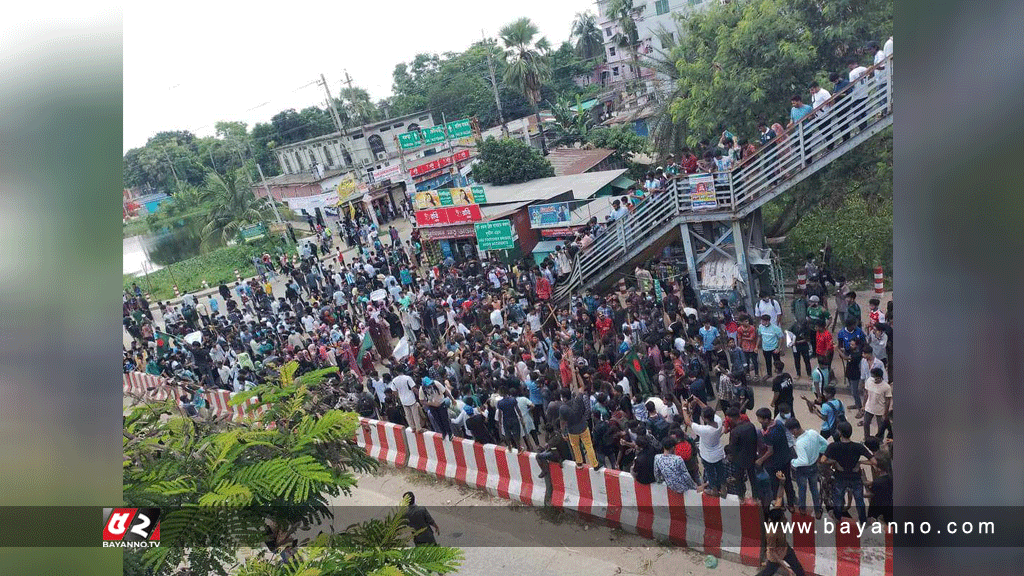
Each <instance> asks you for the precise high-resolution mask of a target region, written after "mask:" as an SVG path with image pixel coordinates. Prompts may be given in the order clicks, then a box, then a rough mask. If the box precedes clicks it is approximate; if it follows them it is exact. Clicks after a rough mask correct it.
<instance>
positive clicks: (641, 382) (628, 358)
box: [622, 350, 651, 394]
mask: <svg viewBox="0 0 1024 576" xmlns="http://www.w3.org/2000/svg"><path fill="white" fill-rule="evenodd" d="M622 360H623V362H624V363H625V364H626V368H628V369H629V370H630V371H631V372H632V373H633V375H634V376H636V382H637V387H638V388H639V389H640V391H641V392H643V393H645V394H650V393H651V382H650V380H648V379H647V371H646V370H644V366H643V363H641V362H640V356H638V355H637V353H636V352H635V351H633V350H630V351H629V352H628V353H627V354H626V355H625V356H623V358H622Z"/></svg>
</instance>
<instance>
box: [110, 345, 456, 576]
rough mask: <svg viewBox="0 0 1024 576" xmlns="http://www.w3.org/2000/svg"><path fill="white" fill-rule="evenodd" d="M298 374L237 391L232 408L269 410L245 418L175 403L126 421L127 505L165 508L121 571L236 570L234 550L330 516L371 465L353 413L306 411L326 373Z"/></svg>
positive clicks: (281, 538) (287, 535) (286, 537)
mask: <svg viewBox="0 0 1024 576" xmlns="http://www.w3.org/2000/svg"><path fill="white" fill-rule="evenodd" d="M296 369H297V364H296V363H294V362H292V363H289V364H287V365H285V366H282V367H281V369H280V380H279V382H277V383H275V384H271V385H264V386H261V387H258V388H256V389H254V390H253V391H251V393H250V394H238V395H236V397H235V398H234V399H233V401H232V403H234V404H237V403H241V402H245V401H246V400H247V399H248V398H249V397H252V396H253V393H255V394H257V395H258V396H259V398H260V400H261V402H264V403H265V406H266V408H267V409H266V410H265V411H263V412H259V413H256V412H254V413H253V417H252V418H250V419H248V420H246V421H244V422H229V421H221V420H202V419H198V418H197V419H192V418H187V417H185V416H183V415H182V414H181V413H180V411H179V410H177V407H176V406H175V403H174V401H173V400H168V401H165V402H162V403H156V404H140V405H137V406H136V407H134V408H133V409H132V410H131V412H130V413H129V414H128V415H126V416H125V420H124V440H123V442H124V474H123V483H124V488H123V492H124V499H125V502H126V503H127V505H130V506H143V505H145V506H157V507H161V508H162V509H163V514H162V516H161V523H160V531H161V543H162V545H161V547H159V548H152V549H148V550H145V551H139V552H138V554H141V560H140V559H139V558H137V557H133V559H132V561H131V562H128V561H126V563H125V569H126V570H128V569H130V568H132V571H135V570H134V568H133V567H138V569H139V573H146V574H154V575H162V574H174V573H178V572H180V571H181V570H182V569H183V567H185V569H186V571H191V572H194V573H218V574H226V573H227V572H228V571H229V570H231V571H234V569H236V568H237V567H238V564H239V560H238V551H239V550H240V549H247V548H254V549H260V548H261V547H262V546H263V545H264V544H265V545H267V547H268V548H271V549H275V550H276V549H279V548H282V547H285V546H286V545H289V544H291V543H292V542H294V540H295V534H296V533H297V532H298V531H299V530H300V529H302V528H304V527H308V526H311V525H315V524H317V523H320V522H323V521H325V520H328V519H331V518H333V516H332V514H331V509H330V505H331V502H332V500H333V499H334V498H337V497H339V496H341V495H342V494H346V495H348V494H349V493H350V491H351V489H352V487H353V486H355V484H356V480H355V475H354V473H355V472H370V471H373V470H374V469H375V468H376V466H377V462H376V461H375V460H372V459H371V458H370V457H369V456H367V455H366V453H365V452H364V451H363V450H362V449H361V448H359V447H358V446H357V445H356V444H355V441H354V437H355V431H356V428H357V426H359V418H358V416H357V415H356V414H354V413H352V412H346V411H341V410H333V409H326V410H323V409H317V410H311V408H313V407H319V406H320V405H319V404H318V403H317V400H316V397H315V394H314V393H313V392H311V390H316V389H318V387H320V386H321V385H322V381H323V379H324V377H325V376H327V375H328V374H329V373H330V372H331V371H330V370H320V371H315V372H309V373H307V374H303V375H301V376H299V377H296V376H295V373H296ZM355 533H356V534H362V533H364V532H360V531H359V529H358V527H357V528H356V532H355ZM395 542H396V540H395V539H394V538H389V539H388V543H389V545H392V544H394V543H395ZM303 554H304V555H307V553H306V552H305V551H303ZM131 555H132V556H135V555H136V552H134V551H133V552H132V553H131ZM416 557H417V556H413V558H416ZM396 558H398V559H400V560H401V566H405V565H406V564H407V562H408V561H407V560H405V559H404V558H406V556H402V555H401V554H397V555H396ZM317 562H318V564H317V565H318V566H323V565H325V564H324V562H325V561H324V562H321V561H317ZM435 564H436V561H434V562H433V563H432V564H431V565H432V566H433V565H435ZM392 565H395V566H398V564H392ZM199 566H201V567H202V568H201V570H199V568H197V567H199ZM289 569H290V568H289ZM400 569H402V570H403V571H405V570H406V568H400ZM197 570H198V572H197ZM435 571H436V570H435ZM282 573H285V572H282ZM304 573H306V572H304ZM308 573H310V574H312V573H313V572H308ZM322 573H324V574H334V573H338V572H322ZM408 573H420V572H416V571H413V572H408Z"/></svg>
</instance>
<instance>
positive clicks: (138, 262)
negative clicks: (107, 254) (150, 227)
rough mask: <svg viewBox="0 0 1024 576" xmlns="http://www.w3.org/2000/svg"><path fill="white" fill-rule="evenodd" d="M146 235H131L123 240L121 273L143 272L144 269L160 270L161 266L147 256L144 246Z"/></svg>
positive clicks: (150, 270)
mask: <svg viewBox="0 0 1024 576" xmlns="http://www.w3.org/2000/svg"><path fill="white" fill-rule="evenodd" d="M144 238H145V237H144V236H131V237H128V238H125V239H124V240H123V241H122V242H121V273H122V274H142V273H143V272H144V271H149V272H153V271H154V270H159V269H160V266H159V265H157V264H153V263H152V262H150V261H149V258H148V257H147V256H146V251H145V249H143V247H142V242H143V241H144Z"/></svg>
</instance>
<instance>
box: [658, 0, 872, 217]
mask: <svg viewBox="0 0 1024 576" xmlns="http://www.w3.org/2000/svg"><path fill="white" fill-rule="evenodd" d="M682 26H683V30H682V31H681V33H680V41H679V44H678V46H676V47H675V49H674V50H673V51H672V54H671V60H673V61H674V63H675V67H676V69H677V70H678V75H677V77H678V80H677V83H676V87H675V90H674V93H673V96H672V101H671V104H670V105H669V106H668V109H667V112H663V113H662V114H661V115H660V116H659V117H658V118H657V119H655V120H654V121H653V123H654V125H655V131H654V136H655V141H656V143H657V145H658V147H659V148H658V151H659V152H668V151H670V150H671V148H670V147H673V146H677V145H678V141H679V138H680V137H683V138H685V139H686V141H687V142H688V143H689V144H690V145H691V146H692V145H694V144H696V143H697V142H698V141H699V140H701V139H705V138H706V139H708V140H710V141H712V142H714V141H717V139H718V136H719V134H721V132H722V131H723V130H729V131H731V132H732V133H734V134H737V135H743V134H747V135H751V137H753V135H755V134H757V132H756V129H757V123H758V122H759V121H764V122H766V123H767V124H769V125H770V124H772V123H774V122H780V123H782V124H786V122H787V118H788V116H789V101H790V97H791V96H792V95H793V94H806V92H807V87H808V85H809V84H810V83H811V82H812V81H815V80H816V81H818V82H819V83H820V84H821V85H822V86H828V85H829V83H828V74H829V72H845V70H846V64H847V62H848V61H849V60H851V59H856V60H857V61H858V62H863V63H865V64H870V61H871V55H869V54H863V53H861V50H862V48H863V47H864V46H865V45H866V44H867V43H868V42H869V41H871V40H878V39H880V38H886V37H887V36H888V35H889V34H891V31H892V2H891V0H865V1H863V2H856V1H853V0H840V1H838V2H826V3H818V2H812V1H810V0H748V1H745V2H733V3H729V4H726V5H720V6H711V7H709V8H708V9H707V10H703V11H700V12H696V13H693V14H691V15H689V16H688V17H687V18H686V19H685V20H683V21H682ZM669 116H671V118H669ZM885 138H886V137H885V136H882V135H879V136H876V137H875V139H881V140H882V141H884V140H885ZM873 140H874V139H873ZM885 149H886V145H885V144H882V143H879V142H876V143H874V144H873V143H872V142H871V141H869V142H868V143H865V144H862V145H861V146H860V148H859V149H858V150H855V151H853V152H851V153H848V154H846V155H844V156H843V157H842V158H840V159H839V160H837V161H836V162H833V163H832V164H830V165H829V166H828V167H826V168H825V169H824V170H822V171H820V172H818V173H816V174H814V175H812V176H811V177H810V178H808V179H807V180H805V181H803V182H801V183H800V184H798V185H797V186H795V187H794V188H792V189H791V190H789V191H787V192H786V193H785V194H783V195H782V196H781V197H780V198H778V199H776V200H774V201H773V202H772V204H770V205H769V206H768V207H766V210H765V232H766V234H767V235H768V236H784V235H786V234H787V233H788V232H789V231H790V230H793V229H794V227H796V226H797V224H798V223H799V222H800V219H801V218H802V217H803V216H804V215H806V214H809V213H811V212H813V210H814V208H815V207H816V206H818V205H820V204H822V203H824V204H825V205H833V206H839V205H840V204H841V202H840V197H841V196H842V195H844V194H846V193H847V192H848V190H849V189H850V188H851V187H853V188H856V189H858V190H861V191H864V190H870V189H877V188H878V187H879V186H880V183H879V179H880V178H881V179H883V180H884V179H885V176H884V174H885V173H887V172H889V171H890V170H891V168H882V169H880V168H879V166H878V164H879V162H882V163H885V162H884V161H883V160H881V159H883V158H885V155H884V152H879V151H880V150H882V151H884V150H885ZM880 154H881V155H880ZM888 165H889V166H891V157H890V160H889V161H888ZM879 174H882V176H881V177H880V176H879ZM889 174H890V175H889V176H888V179H889V182H890V184H889V185H890V186H891V172H889ZM869 204H870V202H869Z"/></svg>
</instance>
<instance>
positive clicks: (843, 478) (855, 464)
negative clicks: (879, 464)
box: [825, 422, 872, 522]
mask: <svg viewBox="0 0 1024 576" xmlns="http://www.w3.org/2000/svg"><path fill="white" fill-rule="evenodd" d="M836 428H837V429H838V431H839V441H838V442H833V443H831V444H829V445H828V448H826V449H825V458H826V460H827V463H828V464H830V465H832V466H834V467H835V477H834V479H833V485H832V513H833V514H834V515H835V519H836V521H839V519H840V518H841V517H842V513H843V498H845V496H846V492H847V491H850V492H851V493H853V501H854V503H855V504H856V505H857V514H858V517H859V520H860V521H861V522H864V521H865V520H866V518H867V511H866V510H865V508H864V484H863V483H862V481H861V476H860V459H861V457H864V458H869V459H870V458H871V457H872V455H871V452H870V451H869V450H868V449H867V448H866V447H865V446H864V445H863V444H861V443H860V442H854V441H852V440H850V437H851V436H853V426H852V425H851V424H850V423H849V422H840V423H839V424H838V425H837V426H836Z"/></svg>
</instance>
